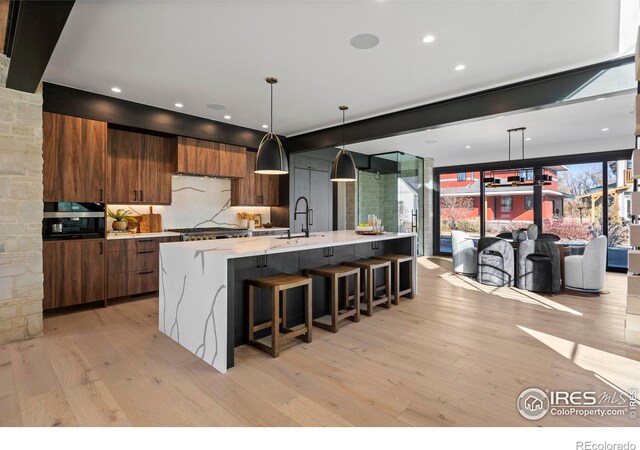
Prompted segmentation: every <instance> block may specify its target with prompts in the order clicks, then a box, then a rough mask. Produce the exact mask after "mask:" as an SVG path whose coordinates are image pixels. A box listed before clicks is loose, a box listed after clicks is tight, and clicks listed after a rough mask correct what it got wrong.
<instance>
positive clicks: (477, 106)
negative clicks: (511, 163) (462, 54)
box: [289, 56, 634, 152]
mask: <svg viewBox="0 0 640 450" xmlns="http://www.w3.org/2000/svg"><path fill="white" fill-rule="evenodd" d="M633 60H634V57H633V56H628V57H625V58H620V59H616V60H612V61H606V62H603V63H598V64H593V65H590V66H585V67H581V68H578V69H574V70H568V71H565V72H560V73H556V74H552V75H548V76H544V77H540V78H535V79H532V80H527V81H523V82H519V83H514V84H510V85H506V86H502V87H498V88H494V89H489V90H485V91H481V92H477V93H473V94H469V95H464V96H461V97H456V98H453V99H449V100H443V101H440V102H435V103H431V104H428V105H423V106H418V107H415V108H410V109H406V110H403V111H398V112H394V113H390V114H385V115H381V116H377V117H372V118H369V119H364V120H359V121H356V122H351V123H348V124H347V125H346V126H345V128H344V133H345V141H346V143H348V144H354V143H358V142H366V141H371V140H376V139H383V138H388V137H392V136H399V135H402V134H407V133H415V132H419V131H424V130H426V129H428V128H432V127H436V126H438V125H444V124H448V123H453V122H461V121H465V120H472V119H476V118H478V117H484V116H491V115H496V114H504V113H508V112H512V111H526V110H533V109H539V108H543V107H547V106H550V105H553V104H554V103H556V102H558V101H562V100H564V99H565V98H566V97H567V96H568V95H569V94H571V93H572V92H575V91H576V90H577V89H578V88H580V86H582V85H584V83H586V82H588V81H589V80H591V79H593V78H594V77H596V76H597V75H598V74H599V73H600V72H602V71H603V70H606V69H610V68H613V67H617V66H621V65H624V64H629V63H631V62H633ZM341 144H342V126H341V125H339V126H335V127H331V128H325V129H323V130H318V131H312V132H310V133H305V134H301V135H298V136H290V137H289V145H290V149H291V151H292V152H298V151H307V150H317V149H322V148H328V147H337V146H339V145H341Z"/></svg>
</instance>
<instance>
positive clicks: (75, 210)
mask: <svg viewBox="0 0 640 450" xmlns="http://www.w3.org/2000/svg"><path fill="white" fill-rule="evenodd" d="M104 237H105V211H104V204H102V203H75V202H45V204H44V217H43V219H42V239H44V240H49V241H50V240H64V239H102V238H104Z"/></svg>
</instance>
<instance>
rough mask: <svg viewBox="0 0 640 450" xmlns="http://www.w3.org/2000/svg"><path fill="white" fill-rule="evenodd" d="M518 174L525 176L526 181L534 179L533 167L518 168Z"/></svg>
mask: <svg viewBox="0 0 640 450" xmlns="http://www.w3.org/2000/svg"><path fill="white" fill-rule="evenodd" d="M518 176H519V177H521V178H524V179H525V181H532V180H533V169H520V170H518Z"/></svg>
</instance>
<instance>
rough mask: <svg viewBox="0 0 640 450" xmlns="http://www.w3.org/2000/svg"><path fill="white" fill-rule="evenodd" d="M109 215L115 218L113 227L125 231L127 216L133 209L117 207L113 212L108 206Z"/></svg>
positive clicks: (115, 229)
mask: <svg viewBox="0 0 640 450" xmlns="http://www.w3.org/2000/svg"><path fill="white" fill-rule="evenodd" d="M107 215H108V216H109V217H111V218H112V219H113V223H112V224H111V227H112V228H113V230H114V231H124V230H126V229H127V216H129V215H131V211H128V210H126V209H122V208H120V209H117V210H116V212H113V211H112V210H111V209H110V208H107Z"/></svg>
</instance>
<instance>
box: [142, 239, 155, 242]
mask: <svg viewBox="0 0 640 450" xmlns="http://www.w3.org/2000/svg"><path fill="white" fill-rule="evenodd" d="M138 242H153V239H140V240H138Z"/></svg>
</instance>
